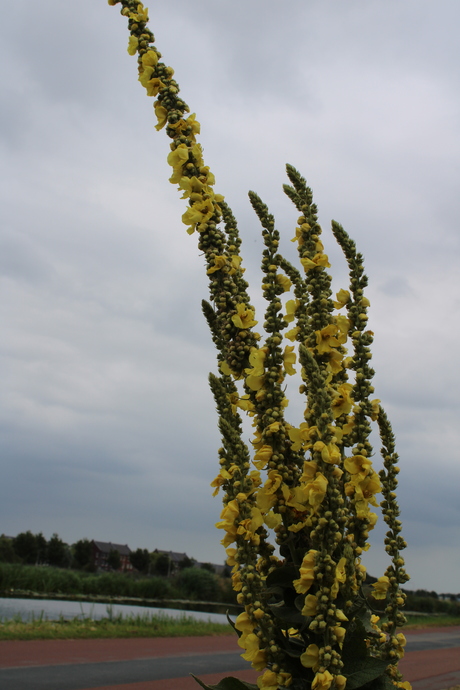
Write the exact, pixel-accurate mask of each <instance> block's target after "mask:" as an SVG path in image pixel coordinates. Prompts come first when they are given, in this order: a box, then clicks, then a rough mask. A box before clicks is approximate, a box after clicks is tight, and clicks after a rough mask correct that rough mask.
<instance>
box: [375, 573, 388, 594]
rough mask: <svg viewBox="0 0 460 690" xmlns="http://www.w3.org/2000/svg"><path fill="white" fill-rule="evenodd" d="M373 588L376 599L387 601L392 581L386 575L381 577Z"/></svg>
mask: <svg viewBox="0 0 460 690" xmlns="http://www.w3.org/2000/svg"><path fill="white" fill-rule="evenodd" d="M372 587H373V588H374V591H373V592H372V596H373V597H374V599H385V598H386V595H387V592H388V590H389V588H390V580H389V579H388V577H387V576H386V575H383V577H379V579H378V580H377V582H374V583H373V585H372Z"/></svg>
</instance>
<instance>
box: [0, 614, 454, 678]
mask: <svg viewBox="0 0 460 690" xmlns="http://www.w3.org/2000/svg"><path fill="white" fill-rule="evenodd" d="M407 619H408V622H407V625H406V626H404V628H403V630H414V629H417V628H428V627H443V626H451V625H460V619H459V618H458V617H452V616H413V615H409V616H407ZM232 633H233V630H232V628H231V626H230V625H227V624H223V623H208V622H206V621H198V620H195V619H194V618H192V617H191V616H183V617H181V618H170V617H168V616H162V615H148V614H146V615H144V616H130V617H123V616H122V615H119V616H109V617H108V618H103V619H102V620H98V621H95V620H93V619H92V618H81V617H76V618H74V619H72V620H64V619H63V618H61V619H60V620H57V621H50V620H47V619H45V618H43V617H39V618H32V619H31V620H29V621H21V620H20V619H19V618H15V619H13V620H8V621H2V622H0V641H1V640H70V639H72V640H86V639H102V638H132V637H195V636H198V635H231V634H232ZM459 690H460V689H459Z"/></svg>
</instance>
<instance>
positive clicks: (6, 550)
mask: <svg viewBox="0 0 460 690" xmlns="http://www.w3.org/2000/svg"><path fill="white" fill-rule="evenodd" d="M130 561H131V565H132V566H133V568H135V570H137V571H138V572H139V573H141V574H143V575H159V576H161V577H167V576H169V575H172V574H173V573H174V572H176V571H177V570H178V571H182V570H185V569H187V568H192V567H196V561H195V560H194V559H192V558H189V557H188V556H184V558H183V559H182V560H181V561H179V563H177V564H176V563H173V562H172V561H171V559H170V557H169V555H168V554H167V553H161V552H160V553H158V552H155V551H154V552H149V551H148V550H147V549H141V548H138V549H136V550H135V551H132V552H131V554H130ZM0 562H3V563H19V564H23V565H49V566H54V567H56V568H71V569H72V570H83V571H86V572H95V570H96V567H95V565H94V560H93V546H92V542H91V541H90V540H89V539H86V538H85V539H79V540H78V541H77V542H75V543H74V544H72V545H69V544H66V543H65V542H64V541H63V540H62V539H61V538H60V537H59V535H58V534H57V533H54V534H53V535H52V537H51V538H50V539H49V540H47V539H46V538H45V537H44V536H43V534H42V533H41V532H39V533H38V534H33V533H32V532H31V531H30V530H28V531H27V532H21V533H20V534H18V535H17V536H16V537H13V538H10V537H6V536H5V535H1V536H0ZM107 565H108V566H109V568H110V570H112V571H117V570H119V569H120V567H121V558H120V554H119V552H118V551H117V549H112V550H111V551H110V553H109V555H108V559H107ZM200 568H202V569H203V570H208V571H209V572H211V573H214V572H215V568H214V566H213V565H212V564H211V563H202V564H201V565H200ZM224 574H225V575H229V574H230V573H229V572H225V573H224Z"/></svg>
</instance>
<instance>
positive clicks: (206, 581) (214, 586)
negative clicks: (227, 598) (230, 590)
mask: <svg viewBox="0 0 460 690" xmlns="http://www.w3.org/2000/svg"><path fill="white" fill-rule="evenodd" d="M177 586H178V587H179V589H180V590H181V591H182V592H183V593H184V594H185V596H186V597H188V598H190V599H200V600H202V601H220V599H221V589H220V586H219V580H218V578H217V576H216V575H214V574H213V573H210V572H209V570H203V569H202V568H184V570H182V572H181V573H180V574H179V575H178V577H177Z"/></svg>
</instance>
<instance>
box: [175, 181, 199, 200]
mask: <svg viewBox="0 0 460 690" xmlns="http://www.w3.org/2000/svg"><path fill="white" fill-rule="evenodd" d="M177 184H178V185H179V189H183V190H184V194H183V195H182V197H181V199H186V198H187V197H189V196H191V195H192V194H201V193H202V192H203V190H204V189H205V185H204V184H203V182H201V180H199V179H198V178H197V177H195V176H193V177H181V178H180V180H179V182H178V183H177Z"/></svg>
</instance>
